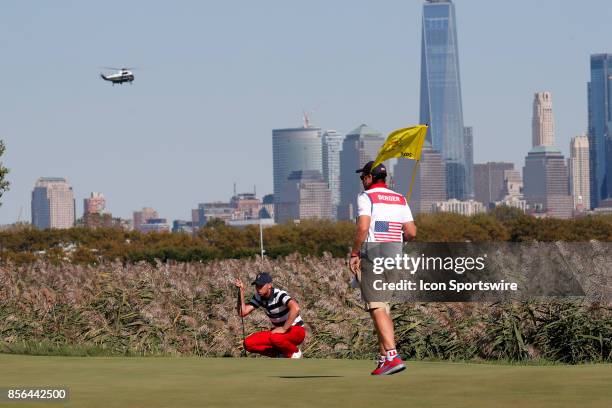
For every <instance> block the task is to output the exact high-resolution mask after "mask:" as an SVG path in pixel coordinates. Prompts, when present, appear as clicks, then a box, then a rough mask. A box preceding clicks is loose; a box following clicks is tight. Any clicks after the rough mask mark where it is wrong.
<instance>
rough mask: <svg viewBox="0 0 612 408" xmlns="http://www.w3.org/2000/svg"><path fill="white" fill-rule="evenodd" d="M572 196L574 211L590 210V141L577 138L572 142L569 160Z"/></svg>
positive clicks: (585, 138)
mask: <svg viewBox="0 0 612 408" xmlns="http://www.w3.org/2000/svg"><path fill="white" fill-rule="evenodd" d="M568 164H569V177H570V179H569V182H570V194H571V195H572V197H573V198H574V209H575V210H578V211H584V210H588V209H589V208H590V206H591V193H590V184H589V139H588V138H587V137H586V136H584V135H583V136H576V137H573V138H572V141H571V142H570V158H569V162H568Z"/></svg>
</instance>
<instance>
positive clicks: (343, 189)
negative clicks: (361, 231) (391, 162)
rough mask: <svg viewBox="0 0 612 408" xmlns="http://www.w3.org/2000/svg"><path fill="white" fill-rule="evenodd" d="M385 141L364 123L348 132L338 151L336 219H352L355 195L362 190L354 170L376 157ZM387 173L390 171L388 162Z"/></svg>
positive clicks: (355, 202)
mask: <svg viewBox="0 0 612 408" xmlns="http://www.w3.org/2000/svg"><path fill="white" fill-rule="evenodd" d="M384 142H385V138H384V137H383V135H382V134H381V133H380V132H378V131H376V130H374V129H372V128H370V127H369V126H368V125H366V124H361V125H359V126H358V127H357V128H356V129H354V130H352V131H351V132H349V133H348V134H347V135H346V137H345V138H344V141H343V143H342V151H341V152H340V206H339V207H338V219H341V220H353V219H355V217H356V216H357V195H358V194H359V193H360V192H361V191H363V186H362V184H361V180H360V179H359V175H358V174H356V173H355V170H357V169H360V168H362V167H363V166H364V165H365V164H366V163H367V162H369V161H371V160H374V159H376V156H377V154H378V150H380V147H381V146H382V144H383V143H384ZM385 164H386V165H387V173H390V170H391V169H390V168H389V166H388V162H385Z"/></svg>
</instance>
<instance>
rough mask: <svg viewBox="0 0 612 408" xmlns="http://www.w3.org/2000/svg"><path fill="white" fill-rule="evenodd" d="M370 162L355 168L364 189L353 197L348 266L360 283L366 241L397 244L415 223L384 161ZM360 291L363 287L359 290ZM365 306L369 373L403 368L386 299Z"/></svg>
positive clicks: (412, 232)
mask: <svg viewBox="0 0 612 408" xmlns="http://www.w3.org/2000/svg"><path fill="white" fill-rule="evenodd" d="M373 164H374V162H373V161H370V162H368V163H366V164H365V166H363V168H361V169H358V170H357V171H356V172H357V173H361V175H360V178H361V183H362V184H363V188H364V190H365V191H363V192H361V193H360V194H359V196H358V197H357V215H358V218H357V229H356V232H355V240H354V243H353V249H352V252H351V255H350V260H349V266H350V269H351V271H352V272H353V274H354V275H355V278H356V279H357V280H358V281H359V282H361V274H362V273H363V272H365V271H364V270H363V269H362V268H363V267H364V266H365V265H366V263H365V262H363V263H362V262H361V257H362V256H363V255H364V251H366V250H367V249H366V248H367V246H368V244H370V243H387V242H393V243H399V244H400V245H401V243H402V242H403V241H404V240H405V241H411V240H413V239H414V238H415V237H416V225H415V224H414V221H413V218H412V212H411V211H410V207H409V206H408V203H407V201H406V198H405V197H404V196H402V195H401V194H399V193H396V192H395V191H393V190H390V189H389V188H388V187H387V184H386V179H387V169H386V167H385V165H384V164H379V165H378V166H376V167H374V168H372V166H373ZM362 293H363V289H362ZM366 308H367V310H368V311H369V312H370V316H371V317H372V320H373V322H374V328H375V329H376V333H377V335H378V342H379V356H378V365H377V367H376V369H375V370H374V371H372V373H371V374H372V375H390V374H395V373H398V372H400V371H402V370H404V369H405V368H406V367H405V365H404V362H403V361H402V359H401V357H400V356H399V355H398V354H397V350H396V349H395V336H394V330H393V320H392V319H391V313H390V307H389V303H387V302H367V303H366Z"/></svg>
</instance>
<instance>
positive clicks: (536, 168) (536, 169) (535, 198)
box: [523, 146, 573, 218]
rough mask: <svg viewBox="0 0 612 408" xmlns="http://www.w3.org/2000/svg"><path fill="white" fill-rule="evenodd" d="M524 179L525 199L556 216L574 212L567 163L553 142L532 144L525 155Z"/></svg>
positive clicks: (535, 206) (561, 216)
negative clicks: (534, 145) (545, 144)
mask: <svg viewBox="0 0 612 408" xmlns="http://www.w3.org/2000/svg"><path fill="white" fill-rule="evenodd" d="M523 179H524V188H523V191H524V195H525V199H526V200H527V203H528V204H529V206H530V207H531V208H532V209H533V210H535V211H536V212H539V213H545V214H547V215H549V216H551V217H557V218H570V217H571V216H572V212H573V211H572V210H573V199H572V197H571V196H570V195H569V182H568V177H567V166H566V164H565V159H564V158H563V155H562V154H561V152H560V151H559V150H558V149H556V148H554V147H550V146H537V147H534V148H532V149H531V151H530V152H529V153H528V154H527V157H526V158H525V167H523Z"/></svg>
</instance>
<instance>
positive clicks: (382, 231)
mask: <svg viewBox="0 0 612 408" xmlns="http://www.w3.org/2000/svg"><path fill="white" fill-rule="evenodd" d="M374 239H376V241H377V242H402V223H401V222H393V221H376V222H375V223H374Z"/></svg>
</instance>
